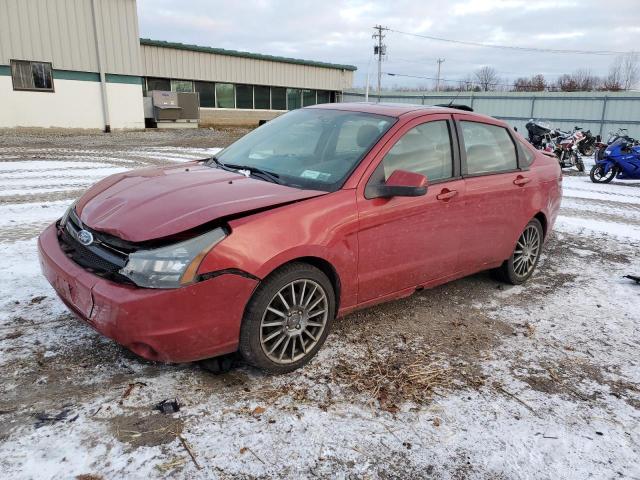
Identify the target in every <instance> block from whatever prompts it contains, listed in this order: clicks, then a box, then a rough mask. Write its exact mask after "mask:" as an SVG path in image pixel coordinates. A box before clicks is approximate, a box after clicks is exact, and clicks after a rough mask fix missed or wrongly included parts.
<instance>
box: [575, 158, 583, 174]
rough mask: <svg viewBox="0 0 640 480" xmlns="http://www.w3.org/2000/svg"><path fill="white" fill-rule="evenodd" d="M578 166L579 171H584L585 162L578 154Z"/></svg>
mask: <svg viewBox="0 0 640 480" xmlns="http://www.w3.org/2000/svg"><path fill="white" fill-rule="evenodd" d="M576 167H577V169H578V171H579V172H584V162H583V161H582V159H581V158H580V157H578V156H577V155H576Z"/></svg>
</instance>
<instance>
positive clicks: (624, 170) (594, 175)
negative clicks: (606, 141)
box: [589, 137, 640, 183]
mask: <svg viewBox="0 0 640 480" xmlns="http://www.w3.org/2000/svg"><path fill="white" fill-rule="evenodd" d="M589 177H590V178H591V181H592V182H594V183H609V182H610V181H611V180H613V179H614V178H617V179H619V180H640V146H639V145H637V142H635V141H634V140H633V139H631V138H629V137H620V138H618V139H617V140H616V141H614V142H613V143H612V144H611V145H608V146H607V147H606V149H605V150H604V151H602V152H600V153H599V154H598V155H596V164H595V165H594V166H593V168H592V169H591V172H590V173H589Z"/></svg>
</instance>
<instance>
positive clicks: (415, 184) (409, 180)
mask: <svg viewBox="0 0 640 480" xmlns="http://www.w3.org/2000/svg"><path fill="white" fill-rule="evenodd" d="M426 193H427V177H425V176H424V175H420V174H419V173H413V172H407V171H406V170H395V171H394V172H393V173H392V174H391V175H390V176H389V178H388V179H387V181H386V182H384V183H382V184H378V185H367V188H366V189H365V196H366V197H367V198H369V199H371V198H391V197H420V196H422V195H425V194H426Z"/></svg>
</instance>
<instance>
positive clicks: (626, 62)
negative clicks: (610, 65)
mask: <svg viewBox="0 0 640 480" xmlns="http://www.w3.org/2000/svg"><path fill="white" fill-rule="evenodd" d="M620 74H621V83H622V88H624V89H625V90H631V89H632V88H634V87H635V86H636V84H637V83H638V79H639V77H640V69H639V68H638V54H637V53H635V52H631V53H627V54H626V55H623V56H622V58H621V59H620Z"/></svg>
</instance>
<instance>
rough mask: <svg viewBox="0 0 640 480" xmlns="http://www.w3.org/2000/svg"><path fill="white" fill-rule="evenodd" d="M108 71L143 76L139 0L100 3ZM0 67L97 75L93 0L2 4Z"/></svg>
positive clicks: (2, 1)
mask: <svg viewBox="0 0 640 480" xmlns="http://www.w3.org/2000/svg"><path fill="white" fill-rule="evenodd" d="M96 10H97V12H96V14H97V18H98V30H99V31H100V32H101V37H102V39H103V42H104V43H103V47H104V50H105V52H104V53H105V55H104V56H105V60H104V64H105V69H106V72H108V73H116V74H123V75H142V69H141V64H140V46H139V35H138V17H137V12H136V2H135V0H97V2H96ZM0 12H2V14H1V15H0V65H8V64H9V61H10V60H11V59H18V60H41V61H46V62H51V63H52V64H53V68H55V69H58V70H77V71H85V72H87V71H88V72H96V71H98V60H97V55H96V49H95V35H94V27H93V18H92V9H91V1H90V0H47V1H42V0H0Z"/></svg>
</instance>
